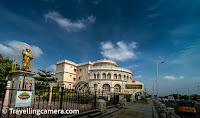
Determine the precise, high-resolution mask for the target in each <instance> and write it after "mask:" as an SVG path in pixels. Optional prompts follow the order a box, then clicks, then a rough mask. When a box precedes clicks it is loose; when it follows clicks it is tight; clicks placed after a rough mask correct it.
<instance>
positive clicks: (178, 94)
mask: <svg viewBox="0 0 200 118" xmlns="http://www.w3.org/2000/svg"><path fill="white" fill-rule="evenodd" d="M177 94H178V99H179V93H178V90H177Z"/></svg>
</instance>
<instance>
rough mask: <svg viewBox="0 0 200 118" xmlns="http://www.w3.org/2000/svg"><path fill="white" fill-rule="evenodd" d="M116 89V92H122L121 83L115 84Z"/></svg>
mask: <svg viewBox="0 0 200 118" xmlns="http://www.w3.org/2000/svg"><path fill="white" fill-rule="evenodd" d="M114 91H115V92H116V93H119V92H121V86H120V85H119V84H116V85H115V86H114Z"/></svg>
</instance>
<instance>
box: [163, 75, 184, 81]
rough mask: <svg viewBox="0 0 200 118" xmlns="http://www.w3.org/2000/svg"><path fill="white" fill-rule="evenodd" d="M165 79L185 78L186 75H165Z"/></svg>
mask: <svg viewBox="0 0 200 118" xmlns="http://www.w3.org/2000/svg"><path fill="white" fill-rule="evenodd" d="M164 79H171V80H174V79H184V76H179V77H174V76H164Z"/></svg>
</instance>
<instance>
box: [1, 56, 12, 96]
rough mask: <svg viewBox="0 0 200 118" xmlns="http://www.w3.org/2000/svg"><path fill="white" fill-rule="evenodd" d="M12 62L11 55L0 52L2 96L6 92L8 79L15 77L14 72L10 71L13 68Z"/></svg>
mask: <svg viewBox="0 0 200 118" xmlns="http://www.w3.org/2000/svg"><path fill="white" fill-rule="evenodd" d="M12 62H13V61H12V60H10V59H9V57H4V56H3V55H2V54H0V89H1V91H0V96H2V95H3V93H4V90H5V89H4V88H5V87H6V85H7V81H8V80H11V79H12V78H13V75H12V73H10V71H11V70H12Z"/></svg>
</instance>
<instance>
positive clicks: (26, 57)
mask: <svg viewBox="0 0 200 118" xmlns="http://www.w3.org/2000/svg"><path fill="white" fill-rule="evenodd" d="M30 51H31V50H30V49H29V48H26V52H25V51H24V50H23V51H22V65H23V67H22V70H25V71H29V66H30V64H31V60H32V59H33V55H32V54H31V53H30Z"/></svg>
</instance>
